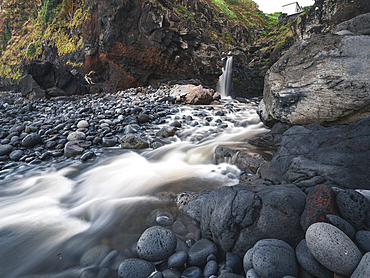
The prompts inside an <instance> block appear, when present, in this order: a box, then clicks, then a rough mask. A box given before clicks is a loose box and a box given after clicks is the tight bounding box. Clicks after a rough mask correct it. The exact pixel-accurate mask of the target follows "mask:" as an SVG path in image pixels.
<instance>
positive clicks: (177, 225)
mask: <svg viewBox="0 0 370 278" xmlns="http://www.w3.org/2000/svg"><path fill="white" fill-rule="evenodd" d="M171 229H172V231H174V232H175V233H176V234H178V235H182V236H184V235H186V234H187V233H188V229H187V228H186V226H185V225H184V223H182V221H181V220H176V221H175V222H173V224H172V227H171Z"/></svg>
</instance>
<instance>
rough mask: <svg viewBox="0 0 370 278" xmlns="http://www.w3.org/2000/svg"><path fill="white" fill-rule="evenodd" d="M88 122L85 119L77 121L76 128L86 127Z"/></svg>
mask: <svg viewBox="0 0 370 278" xmlns="http://www.w3.org/2000/svg"><path fill="white" fill-rule="evenodd" d="M88 127H89V123H88V122H87V121H85V120H82V121H79V122H78V124H77V128H88Z"/></svg>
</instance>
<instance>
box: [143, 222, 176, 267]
mask: <svg viewBox="0 0 370 278" xmlns="http://www.w3.org/2000/svg"><path fill="white" fill-rule="evenodd" d="M176 245H177V240H176V235H175V234H174V233H173V232H172V231H171V230H168V229H165V228H162V227H159V226H154V227H150V228H148V229H146V230H145V231H144V233H143V234H142V235H141V237H140V238H139V240H138V243H137V254H138V256H139V257H140V258H142V259H145V260H148V261H160V260H163V259H166V258H168V257H169V256H170V255H172V254H173V253H174V251H175V249H176Z"/></svg>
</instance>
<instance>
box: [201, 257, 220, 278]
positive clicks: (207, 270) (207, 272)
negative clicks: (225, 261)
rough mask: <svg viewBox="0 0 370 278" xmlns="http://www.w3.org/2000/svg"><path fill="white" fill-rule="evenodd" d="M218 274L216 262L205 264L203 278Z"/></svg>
mask: <svg viewBox="0 0 370 278" xmlns="http://www.w3.org/2000/svg"><path fill="white" fill-rule="evenodd" d="M217 272H218V265H217V262H216V261H213V260H211V261H208V263H207V264H206V266H205V267H204V270H203V276H204V277H209V276H211V275H215V274H217Z"/></svg>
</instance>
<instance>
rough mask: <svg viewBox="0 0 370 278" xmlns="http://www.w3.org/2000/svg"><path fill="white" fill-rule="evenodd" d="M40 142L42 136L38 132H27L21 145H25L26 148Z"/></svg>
mask: <svg viewBox="0 0 370 278" xmlns="http://www.w3.org/2000/svg"><path fill="white" fill-rule="evenodd" d="M41 143H42V138H41V136H40V135H39V134H36V133H31V134H28V135H27V136H26V137H24V138H23V140H22V146H23V147H27V148H30V147H34V146H36V145H38V144H41Z"/></svg>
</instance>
